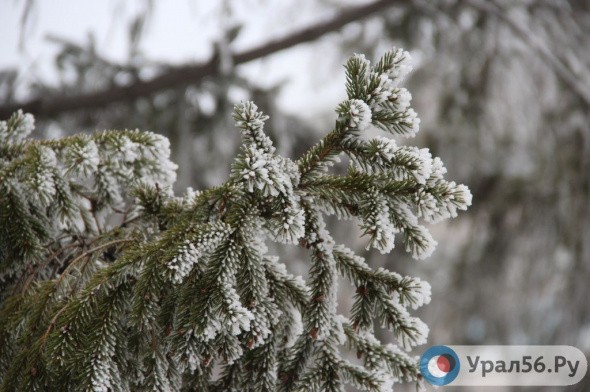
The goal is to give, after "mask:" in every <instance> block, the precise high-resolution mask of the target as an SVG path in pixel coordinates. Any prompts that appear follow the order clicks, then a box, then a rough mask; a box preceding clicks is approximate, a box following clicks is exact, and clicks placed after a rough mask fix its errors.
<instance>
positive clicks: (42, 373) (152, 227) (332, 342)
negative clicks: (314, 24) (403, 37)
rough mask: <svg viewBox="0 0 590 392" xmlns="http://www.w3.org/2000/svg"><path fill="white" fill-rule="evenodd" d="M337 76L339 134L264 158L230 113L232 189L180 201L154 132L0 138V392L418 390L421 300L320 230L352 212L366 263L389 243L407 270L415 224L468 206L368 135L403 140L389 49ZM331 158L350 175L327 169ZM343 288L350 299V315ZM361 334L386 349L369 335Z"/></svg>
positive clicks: (416, 251)
mask: <svg viewBox="0 0 590 392" xmlns="http://www.w3.org/2000/svg"><path fill="white" fill-rule="evenodd" d="M345 68H346V74H347V86H346V88H347V93H348V98H347V100H346V101H345V102H343V103H342V104H340V105H339V106H338V108H337V114H338V118H337V120H336V125H335V128H334V130H333V131H332V132H330V133H329V134H328V135H327V136H326V137H325V138H324V139H323V140H321V141H320V143H318V144H317V145H316V146H314V147H312V148H311V149H310V150H309V151H308V152H307V153H306V154H305V155H304V156H303V157H302V158H300V159H299V160H298V161H292V160H291V159H289V158H286V157H282V156H280V155H278V154H277V151H276V149H275V147H274V146H273V143H272V141H271V139H270V138H269V137H268V136H267V135H266V134H265V133H264V125H265V121H266V120H267V119H268V117H267V116H265V115H264V114H263V113H262V112H260V111H259V110H258V108H257V106H256V105H255V104H254V103H252V102H244V103H241V104H238V105H236V106H235V109H234V119H235V122H236V125H237V127H238V128H239V129H240V130H241V133H242V147H241V150H240V153H239V155H238V156H237V157H236V159H235V161H234V162H233V164H232V166H231V172H230V176H229V179H228V181H227V182H226V183H225V184H223V185H221V186H219V187H217V188H212V189H208V190H203V191H199V192H193V191H192V190H188V191H187V193H186V195H185V196H183V197H174V196H173V195H172V194H171V193H170V191H169V190H167V187H169V186H170V185H171V183H172V181H173V180H174V169H175V166H174V165H173V164H172V163H171V162H170V161H169V160H168V156H169V152H170V151H169V144H168V142H167V140H166V139H164V138H162V137H160V136H158V135H155V134H151V133H144V132H138V131H134V132H128V131H126V132H103V133H99V134H96V135H93V136H87V135H80V136H74V137H69V138H65V139H61V140H57V141H34V140H31V139H27V138H26V137H27V135H28V134H29V133H30V131H31V130H32V124H33V121H32V118H30V116H27V115H23V114H22V113H17V114H16V115H15V116H14V117H13V118H12V119H11V120H9V121H8V122H7V123H0V141H2V144H1V145H0V157H1V159H2V160H1V161H0V180H1V181H0V187H1V190H2V192H1V193H0V201H1V203H0V223H1V224H2V225H1V229H0V256H1V259H0V260H1V262H2V264H0V267H2V269H1V270H0V273H1V275H0V278H1V279H2V280H3V281H4V282H5V284H4V286H3V287H4V288H2V289H1V290H0V300H1V301H2V302H0V304H1V308H0V344H1V347H3V350H2V351H1V352H0V380H1V384H0V391H14V390H26V391H35V390H47V389H51V390H80V391H139V390H153V391H180V390H200V391H207V390H211V391H217V390H223V391H226V390H249V391H301V390H311V391H314V390H317V391H319V390H321V391H343V390H344V386H345V385H346V384H350V385H352V386H354V387H356V388H358V389H360V390H366V391H390V390H391V388H392V385H393V384H394V383H398V382H407V381H417V380H418V379H419V375H418V369H417V361H416V358H412V357H410V356H408V355H407V354H406V353H405V352H404V351H409V350H411V349H412V348H413V347H415V346H416V345H420V344H424V343H425V342H426V338H427V335H428V327H427V326H426V325H425V324H424V323H423V322H422V321H421V320H419V319H418V318H416V317H413V316H412V315H411V314H410V308H411V309H416V308H417V307H420V306H422V305H424V304H427V303H428V302H429V301H430V286H429V285H428V283H426V282H424V281H421V280H420V279H418V278H412V277H403V276H401V275H399V274H397V273H395V272H391V271H388V270H386V269H383V268H379V269H374V268H372V267H371V266H370V265H369V263H367V262H366V261H365V259H364V258H362V257H360V256H358V255H356V254H355V253H354V252H353V251H352V250H350V249H348V248H346V247H345V246H344V245H343V244H337V243H336V241H335V240H334V239H333V238H332V236H331V235H330V232H329V230H328V228H327V226H326V223H325V215H329V214H336V215H338V216H340V217H355V218H356V219H357V220H358V221H359V226H360V228H361V230H362V232H363V233H364V235H366V236H367V237H368V238H367V244H368V245H367V247H368V248H370V247H373V248H376V249H377V250H379V251H380V252H382V253H387V252H390V251H391V250H392V249H393V248H394V245H395V242H396V240H397V241H400V240H401V241H402V242H403V244H404V248H405V250H406V251H408V252H409V253H410V254H411V255H412V256H413V257H415V258H420V259H422V258H425V257H427V256H429V255H430V254H431V253H432V252H433V250H434V247H435V245H436V242H435V241H434V239H433V238H432V236H431V235H430V233H429V232H428V230H427V229H426V228H425V227H424V226H423V225H422V224H421V222H420V220H424V221H426V222H435V221H439V220H441V219H444V218H448V217H454V216H456V214H457V210H464V209H466V208H467V207H468V206H469V205H470V203H471V195H470V193H469V190H468V189H467V188H466V187H465V186H463V185H457V184H455V183H454V182H448V181H446V180H445V179H444V177H443V175H444V174H445V169H444V167H443V166H442V163H441V162H440V160H439V159H438V158H434V159H433V158H432V156H431V154H430V153H429V152H428V150H427V149H419V148H416V147H411V146H404V145H398V144H397V143H396V142H394V141H393V140H392V139H390V138H387V137H383V136H381V137H376V138H373V139H366V138H365V136H364V134H365V133H366V132H364V131H366V130H367V129H368V128H369V127H373V126H376V127H380V128H382V129H383V130H385V131H387V132H389V133H392V134H394V135H402V136H406V137H407V136H412V135H413V134H415V132H417V131H418V125H419V120H418V118H417V116H416V113H415V112H414V111H413V110H412V109H411V108H410V107H409V103H410V99H411V96H410V95H409V93H408V92H407V91H406V90H405V89H403V88H400V87H398V85H399V83H400V81H401V80H402V78H403V77H404V76H405V74H406V73H407V72H409V70H410V69H411V68H410V66H409V54H408V53H407V52H405V51H402V50H392V51H391V52H388V53H387V54H385V55H384V56H383V58H382V59H381V60H380V61H379V62H378V63H377V64H376V65H375V66H372V65H371V63H370V62H369V61H368V60H367V59H366V58H365V57H364V56H363V55H355V56H353V57H352V58H351V59H350V60H349V61H348V62H347V64H346V66H345ZM342 154H345V155H347V156H348V157H349V158H350V166H349V168H348V171H347V172H345V174H333V173H330V172H329V171H328V169H329V168H330V167H331V166H332V165H333V164H334V163H335V162H337V161H338V156H339V155H342ZM131 195H132V196H134V197H135V198H134V199H131V198H130V196H131ZM132 207H133V208H132ZM119 215H120V216H119ZM117 217H118V219H117ZM57 221H59V224H56V222H57ZM11 222H18V223H14V224H11ZM271 241H272V242H278V243H282V244H291V245H298V246H300V247H302V248H304V249H306V250H307V251H308V252H309V259H310V267H309V272H308V278H307V280H306V281H305V280H303V279H302V278H301V277H299V276H294V275H292V274H291V273H289V272H288V268H287V266H286V264H288V260H280V259H279V258H277V257H273V256H271V255H269V254H268V253H269V250H268V247H267V245H266V244H267V242H271ZM340 277H343V278H345V279H348V280H350V282H351V283H352V284H353V285H355V286H356V292H355V293H354V294H353V296H352V303H353V305H352V307H351V309H350V311H349V312H347V313H348V314H346V315H342V314H338V310H337V309H338V306H337V292H338V283H339V279H340ZM375 323H377V325H380V326H382V327H384V328H387V329H389V330H390V331H391V332H392V334H393V337H394V338H395V341H396V342H397V346H394V345H384V344H382V343H381V342H379V341H378V340H377V339H376V337H375V336H374V334H373V331H374V327H375ZM344 345H347V346H349V347H351V348H353V349H356V351H357V353H358V354H357V356H358V360H356V361H355V360H352V359H350V358H348V356H347V355H346V353H345V351H346V350H344V349H343V346H344ZM400 348H401V350H400ZM402 350H404V351H402ZM214 374H215V375H216V376H214Z"/></svg>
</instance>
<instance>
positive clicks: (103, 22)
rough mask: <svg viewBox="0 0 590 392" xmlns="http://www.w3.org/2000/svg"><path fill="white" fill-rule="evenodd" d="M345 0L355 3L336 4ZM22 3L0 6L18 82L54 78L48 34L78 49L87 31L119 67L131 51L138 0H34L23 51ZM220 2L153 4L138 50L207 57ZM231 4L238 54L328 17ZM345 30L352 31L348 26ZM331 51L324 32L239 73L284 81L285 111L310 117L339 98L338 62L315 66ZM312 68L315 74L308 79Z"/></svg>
mask: <svg viewBox="0 0 590 392" xmlns="http://www.w3.org/2000/svg"><path fill="white" fill-rule="evenodd" d="M351 2H352V3H360V2H361V1H347V2H344V1H342V2H341V3H342V4H345V3H351ZM363 2H365V1H363ZM23 3H24V2H23V1H18V2H17V1H9V0H3V1H0V37H1V38H0V69H5V68H7V67H14V68H18V69H19V70H20V71H21V72H22V75H24V76H23V78H26V77H27V76H29V77H30V76H31V75H34V74H38V75H41V76H42V77H44V78H46V79H49V80H52V79H53V80H55V76H56V72H55V70H54V68H53V57H54V56H55V54H56V52H57V49H58V45H56V44H54V43H51V42H48V41H47V39H46V37H47V35H48V34H51V35H54V36H57V37H62V38H67V39H70V40H72V41H74V42H76V43H81V44H84V43H86V42H87V39H88V38H87V37H88V33H89V32H92V33H93V34H94V37H95V41H96V45H97V51H98V53H99V54H100V55H101V56H103V57H106V58H108V59H112V60H115V61H119V62H122V61H125V59H126V58H127V53H128V49H129V48H128V38H127V28H128V26H129V21H130V20H132V19H133V17H134V16H135V15H137V14H138V13H140V12H142V10H143V9H144V6H145V2H144V1H141V0H134V1H124V0H109V1H99V0H84V1H80V0H51V1H43V0H36V1H34V8H33V10H32V12H31V13H30V15H29V18H30V19H29V22H28V23H27V28H26V30H25V32H24V37H25V39H24V47H23V48H22V50H19V38H20V37H21V29H20V18H21V15H22V9H23ZM222 4H223V2H221V1H217V2H215V1H207V0H167V1H154V8H153V10H152V13H151V15H152V19H151V20H150V23H149V26H148V30H147V31H146V36H145V38H144V39H143V41H142V46H141V49H142V51H143V53H144V54H145V55H146V56H147V58H149V59H151V60H162V61H165V62H168V63H184V62H187V61H197V62H198V61H204V60H206V59H207V58H208V57H209V56H210V55H211V50H212V46H211V42H212V40H214V39H215V38H216V34H219V31H220V28H219V20H220V19H219V15H221V12H222ZM235 5H236V6H235V7H233V8H232V9H234V10H236V12H235V14H234V15H233V19H234V20H236V21H238V22H242V23H243V24H244V26H245V27H244V30H243V32H242V33H241V34H240V36H239V39H238V41H236V42H235V47H234V49H237V50H243V49H245V48H249V47H252V46H255V45H257V44H259V43H261V42H265V41H267V40H269V39H273V38H278V37H280V36H283V35H285V34H287V33H289V32H290V31H293V30H294V29H296V28H299V27H302V26H306V25H309V24H312V23H314V22H315V21H318V20H321V19H325V18H327V17H330V16H332V15H333V14H334V12H333V11H331V10H330V9H329V8H327V7H326V6H325V5H322V4H321V2H319V1H318V0H296V1H290V2H287V1H270V0H265V1H264V0H240V1H237V2H235ZM348 30H350V31H352V30H354V26H352V27H349V28H348ZM345 31H346V29H345ZM336 46H337V45H334V37H333V36H332V37H330V36H329V35H328V36H327V37H324V38H323V39H322V40H320V41H319V42H317V43H315V44H313V45H300V46H298V47H296V48H293V49H291V50H287V51H284V52H281V53H278V54H276V55H274V56H271V57H270V58H266V59H263V60H259V61H254V62H252V63H249V64H247V65H245V66H242V67H240V71H241V72H242V75H245V76H248V77H249V78H256V79H257V81H258V82H259V83H261V84H263V85H266V86H269V85H273V84H276V83H279V82H280V81H287V83H286V84H285V85H284V88H283V90H282V94H281V96H280V98H279V104H280V105H281V107H282V108H283V110H286V111H288V112H291V113H297V114H298V115H299V116H303V117H308V118H313V117H314V116H315V115H316V114H317V113H321V112H324V113H325V111H326V110H330V108H332V107H335V106H336V104H337V103H338V102H339V101H340V100H341V99H342V98H343V97H344V91H343V90H344V88H343V82H344V73H343V70H342V67H341V64H340V63H339V62H337V63H330V62H327V63H326V62H324V61H318V58H319V57H320V56H322V58H324V59H325V58H329V59H337V60H338V58H339V56H338V51H337V48H336ZM311 70H313V75H314V77H310V71H311ZM21 80H22V81H24V79H21Z"/></svg>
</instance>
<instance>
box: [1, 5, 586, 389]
mask: <svg viewBox="0 0 590 392" xmlns="http://www.w3.org/2000/svg"><path fill="white" fill-rule="evenodd" d="M75 3H76V2H74V1H69V2H63V5H62V6H61V7H60V8H61V9H56V8H55V7H56V6H55V4H53V3H52V4H49V3H45V2H38V1H35V0H28V1H23V2H13V3H4V4H3V5H1V6H0V9H1V10H2V11H1V12H0V15H2V16H1V17H0V18H1V20H2V24H3V26H4V27H3V29H10V28H11V27H10V26H16V27H18V28H19V31H18V32H14V31H13V32H12V33H11V34H4V36H5V37H13V38H14V39H7V38H4V39H3V41H2V46H1V48H2V53H6V54H7V56H6V57H5V60H4V61H3V62H2V63H1V64H2V65H3V66H4V69H3V70H2V71H0V117H2V118H7V117H8V115H9V114H10V113H11V112H12V111H13V110H14V109H15V108H20V107H22V108H24V110H25V111H28V112H31V113H33V114H34V115H35V116H36V118H37V121H38V125H39V126H38V129H41V130H42V132H43V134H39V135H38V136H39V137H43V136H57V135H60V134H65V133H70V132H78V131H80V130H94V129H103V128H120V129H123V128H139V129H145V130H153V131H156V132H160V133H162V134H164V135H166V136H168V137H169V138H170V139H171V142H172V150H173V159H174V161H175V162H177V163H178V164H179V166H180V170H179V181H178V182H177V190H180V189H184V188H186V187H187V186H192V187H194V188H202V187H206V186H211V185H215V184H219V183H221V182H222V181H223V179H224V178H225V177H226V176H227V174H228V172H229V162H230V157H232V156H233V155H234V153H235V150H236V149H237V147H238V143H239V137H238V135H237V133H236V132H235V130H234V129H233V126H232V121H231V118H230V112H231V107H232V106H233V104H234V103H236V102H237V101H240V100H244V99H252V100H254V101H256V102H257V104H258V105H259V106H260V107H261V109H262V110H264V111H265V112H266V113H268V114H270V117H271V119H272V120H271V123H270V124H269V127H268V128H269V129H270V130H271V132H272V135H271V136H272V137H273V139H274V140H275V141H276V145H277V147H278V149H279V151H280V153H281V154H284V155H287V156H291V157H298V156H299V155H300V153H301V152H302V151H304V150H305V149H306V148H307V147H309V145H310V144H311V143H312V142H313V141H314V140H315V139H316V138H317V136H318V135H320V134H323V133H324V132H325V131H326V130H328V129H329V124H330V123H331V122H332V120H333V118H334V113H332V112H331V110H332V109H331V108H332V107H333V106H334V104H335V103H337V102H339V101H340V100H341V98H342V97H343V91H340V89H339V88H340V86H341V85H342V82H343V79H344V72H343V70H342V69H341V68H340V67H341V66H340V64H341V63H342V62H343V60H344V59H345V58H346V57H348V56H349V55H350V54H351V53H352V52H359V53H367V55H368V57H375V56H376V55H378V54H379V53H381V52H383V51H384V50H386V49H387V48H389V47H390V46H392V45H397V46H401V47H404V48H406V49H408V50H410V51H411V52H412V54H413V56H414V58H415V59H416V61H415V64H416V66H415V70H414V72H413V74H412V76H411V78H410V80H409V87H410V90H411V91H412V92H413V93H414V101H415V102H414V106H415V107H416V109H417V111H418V113H419V114H420V116H421V118H422V131H421V134H420V136H419V137H420V138H422V140H419V141H417V144H420V145H426V146H428V147H429V148H430V149H431V150H432V151H433V153H434V154H435V155H438V156H440V157H441V158H442V159H443V161H444V162H445V163H446V166H447V167H448V169H449V171H450V172H451V173H453V176H454V177H455V178H457V180H458V182H462V183H466V184H468V185H469V186H470V187H471V188H472V191H473V194H474V204H473V207H472V209H471V211H470V213H469V214H466V215H465V216H464V217H463V218H462V219H461V220H459V221H456V222H449V223H446V224H445V225H440V226H441V227H437V228H435V229H434V230H433V233H434V234H435V237H436V238H437V239H438V240H439V243H441V246H439V248H438V249H437V251H436V252H435V254H434V255H433V257H432V258H431V259H430V261H426V262H419V263H417V262H411V261H408V260H406V256H405V255H404V254H403V252H401V251H400V252H394V253H393V254H392V255H390V256H389V257H387V258H383V257H381V256H377V255H375V254H373V253H371V254H370V255H369V254H366V255H365V256H367V259H368V260H370V262H371V263H372V264H373V265H379V264H381V265H385V264H389V265H392V264H394V263H395V269H397V270H400V269H402V270H405V271H404V272H406V273H408V274H411V275H418V276H422V277H424V278H425V279H426V280H429V281H430V282H431V283H432V286H433V301H432V303H431V304H430V306H427V307H425V308H424V309H423V310H422V311H421V312H422V314H421V317H422V318H423V319H424V320H425V321H426V323H427V324H428V325H429V326H430V327H431V336H430V342H431V343H433V344H439V343H440V344H445V343H448V344H568V345H574V346H577V347H579V348H581V349H582V350H583V351H585V353H586V355H588V354H589V353H590V301H588V298H590V284H589V282H590V245H589V244H590V211H589V209H590V176H589V174H590V129H589V127H590V121H589V120H590V118H589V114H590V110H589V109H590V2H589V1H587V0H570V1H566V0H519V1H511V0H490V1H484V0H463V1H460V0H437V1H426V0H414V1H401V0H377V1H376V0H373V1H372V2H371V1H369V2H367V1H360V0H347V1H337V0H300V1H284V2H271V1H268V0H245V1H237V0H236V1H231V0H226V1H219V2H206V1H199V0H185V1H174V2H166V3H165V4H164V3H156V2H153V1H151V0H135V1H132V2H124V1H121V0H119V1H112V2H109V3H103V2H96V3H84V4H75ZM90 4H92V5H90ZM97 4H98V5H97ZM48 7H50V8H48ZM92 9H100V10H101V13H100V14H98V15H93V14H92ZM100 15H103V16H104V15H108V17H107V18H106V19H105V18H102V19H101V18H100ZM109 17H110V18H111V21H109ZM11 23H12V24H11ZM101 23H102V25H106V26H107V27H104V28H92V27H91V26H95V25H97V24H98V25H100V24H101ZM61 24H74V25H75V26H74V28H72V29H70V30H69V31H77V35H76V34H70V35H56V33H55V30H56V29H58V27H59V26H60V25H61ZM108 26H110V27H108ZM13 30H14V28H13ZM195 32H197V33H196V34H195ZM85 33H87V35H86V36H83V34H85ZM171 35H173V36H174V38H173V39H170V37H171ZM40 37H42V38H44V39H45V40H43V41H42V40H41V38H40ZM105 37H106V38H105ZM109 37H110V38H109ZM42 48H43V49H45V50H44V51H42V50H41V49H42ZM47 48H50V49H47ZM41 53H43V55H41ZM8 55H10V56H8ZM318 56H321V57H322V59H323V62H322V65H321V67H319V68H318V67H317V66H316V67H315V68H314V69H311V68H310V64H311V61H310V59H311V58H313V57H318ZM10 59H12V62H10V61H11V60H10ZM314 64H315V63H314ZM312 97H313V98H312ZM350 231H352V230H346V229H339V230H337V232H335V233H334V235H335V236H336V238H338V236H340V237H342V238H346V241H347V242H348V243H350V240H351V239H352V238H356V237H357V236H358V233H350ZM362 245H363V244H361V243H358V247H359V248H360V247H362ZM291 256H292V258H293V260H294V261H293V264H294V265H293V268H294V269H295V270H297V263H298V262H297V261H296V260H297V259H298V255H297V254H293V255H291ZM295 272H297V271H295ZM347 305H348V304H342V306H347ZM382 338H383V336H382ZM588 380H589V377H586V378H585V381H583V382H582V383H581V384H579V385H577V386H572V387H569V388H563V389H559V390H568V391H586V390H589V389H590V381H588ZM548 390H549V389H548Z"/></svg>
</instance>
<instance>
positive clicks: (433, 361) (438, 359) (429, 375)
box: [420, 346, 460, 386]
mask: <svg viewBox="0 0 590 392" xmlns="http://www.w3.org/2000/svg"><path fill="white" fill-rule="evenodd" d="M459 368H460V366H459V357H458V356H457V354H456V353H455V352H454V351H453V350H452V349H450V348H449V347H447V346H433V347H430V348H429V349H428V350H426V352H425V353H424V355H422V358H421V359H420V373H422V376H424V379H425V380H426V381H428V382H429V383H430V384H432V385H436V386H442V385H447V384H449V383H451V382H452V381H453V380H454V379H455V378H457V375H458V374H459Z"/></svg>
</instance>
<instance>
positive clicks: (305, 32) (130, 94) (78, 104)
mask: <svg viewBox="0 0 590 392" xmlns="http://www.w3.org/2000/svg"><path fill="white" fill-rule="evenodd" d="M400 1H401V0H379V1H376V2H374V3H370V4H367V5H364V6H359V7H354V8H350V9H348V10H345V11H342V12H341V13H340V14H339V15H337V16H336V17H334V18H333V19H331V20H328V21H325V22H320V23H317V24H315V25H313V26H310V27H307V28H304V29H302V30H300V31H297V32H295V33H292V34H290V35H288V36H286V37H283V38H280V39H276V40H271V41H269V42H266V43H264V44H262V45H259V46H257V47H254V48H252V49H249V50H246V51H243V52H240V53H236V54H235V55H234V56H233V64H234V65H239V64H243V63H246V62H249V61H252V60H255V59H258V58H262V57H265V56H268V55H271V54H273V53H275V52H278V51H281V50H283V49H287V48H290V47H293V46H295V45H298V44H301V43H304V42H309V41H313V40H315V39H317V38H320V37H321V36H323V35H325V34H326V33H329V32H332V31H336V30H338V29H340V28H342V27H343V26H345V25H346V24H348V23H351V22H354V21H357V20H360V19H362V18H365V17H367V16H370V15H373V14H376V13H377V12H379V11H383V10H385V9H387V8H388V7H391V6H392V5H394V4H396V3H399V2H400ZM218 71H219V67H218V59H217V58H215V57H214V58H213V59H211V60H209V61H208V62H207V63H201V64H189V65H182V66H177V67H171V68H169V69H168V70H167V71H165V72H164V73H162V74H160V75H158V76H155V77H154V78H152V79H148V80H138V81H135V82H133V83H130V84H128V85H124V86H116V87H110V88H108V89H105V90H102V91H96V92H92V93H86V94H80V95H72V96H63V95H59V96H49V95H45V96H42V97H37V98H34V99H31V100H29V101H26V102H17V103H11V104H7V105H1V106H0V118H7V117H8V116H10V115H11V114H12V113H13V112H14V111H16V110H18V109H23V111H25V112H28V113H32V114H34V115H35V116H36V117H38V118H48V117H55V116H56V115H59V114H61V113H64V112H69V111H74V110H81V109H94V108H99V107H103V106H106V105H109V104H112V103H117V102H131V101H134V100H135V99H137V98H140V97H146V96H150V95H152V94H154V93H157V92H160V91H164V90H169V89H174V88H177V87H180V86H186V85H191V84H197V83H199V82H200V81H201V80H202V79H203V78H205V77H207V76H213V75H216V74H217V72H218Z"/></svg>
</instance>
